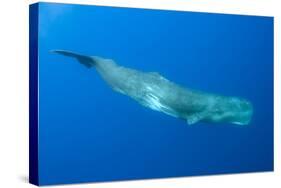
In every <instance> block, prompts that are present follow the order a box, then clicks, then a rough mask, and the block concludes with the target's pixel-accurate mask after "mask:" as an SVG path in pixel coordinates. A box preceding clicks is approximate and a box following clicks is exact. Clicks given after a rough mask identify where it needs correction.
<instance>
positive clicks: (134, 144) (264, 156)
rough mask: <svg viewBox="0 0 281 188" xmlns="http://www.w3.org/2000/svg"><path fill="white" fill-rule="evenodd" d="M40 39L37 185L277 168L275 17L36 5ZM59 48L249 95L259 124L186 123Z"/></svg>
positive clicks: (189, 84) (222, 92) (185, 82)
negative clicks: (145, 104)
mask: <svg viewBox="0 0 281 188" xmlns="http://www.w3.org/2000/svg"><path fill="white" fill-rule="evenodd" d="M38 39H39V181H40V184H58V183H76V182H88V181H113V180H129V179H145V178H160V177H176V176H191V175H208V174H223V173H239V172H256V171H272V170H273V18H271V17H258V16H238V15H226V14H208V13H194V12H176V11H161V10H144V9H130V8H112V7H97V6H82V5H66V4H53V3H40V4H39V36H38ZM53 49H64V50H72V51H76V52H79V53H83V54H87V55H96V56H101V57H107V58H112V59H114V60H115V61H116V62H117V63H118V64H120V65H122V66H125V67H131V68H134V69H137V70H141V71H149V72H159V73H160V74H161V75H163V76H165V77H166V78H168V79H169V80H171V81H173V82H175V83H178V84H181V85H182V86H185V87H188V88H193V89H198V90H201V91H206V92H211V93H217V94H220V95H226V96H237V97H242V98H246V99H248V100H249V101H251V103H252V104H253V107H254V114H253V118H252V121H251V123H250V124H249V125H248V126H243V127H241V126H237V125H233V124H211V123H197V124H195V125H193V126H188V125H187V124H186V122H185V121H183V120H180V119H177V118H174V117H171V116H167V115H165V114H163V113H160V112H156V111H153V110H151V109H148V108H145V107H143V106H141V105H139V104H138V103H136V102H135V101H133V100H132V99H130V98H128V97H127V96H125V95H121V94H119V93H116V92H114V91H113V90H112V89H111V88H110V87H108V85H107V84H106V83H105V82H104V81H103V80H102V78H101V77H100V76H99V75H98V74H97V72H96V71H95V70H94V69H87V68H85V67H84V66H82V65H81V64H79V63H77V61H75V60H74V59H70V58H67V57H64V56H59V55H57V54H54V53H50V50H53Z"/></svg>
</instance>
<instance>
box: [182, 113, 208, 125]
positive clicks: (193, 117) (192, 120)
mask: <svg viewBox="0 0 281 188" xmlns="http://www.w3.org/2000/svg"><path fill="white" fill-rule="evenodd" d="M203 117H204V114H203V113H195V114H192V115H189V116H187V118H186V122H187V124H188V125H193V124H195V123H197V122H199V121H200V120H202V119H203Z"/></svg>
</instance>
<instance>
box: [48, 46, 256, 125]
mask: <svg viewBox="0 0 281 188" xmlns="http://www.w3.org/2000/svg"><path fill="white" fill-rule="evenodd" d="M52 52H55V53H58V54H61V55H65V56H69V57H73V58H76V59H77V60H78V62H80V63H81V64H82V65H84V66H86V67H87V68H95V69H96V70H97V72H98V73H99V74H100V75H101V77H102V78H103V79H104V80H105V81H106V82H107V83H108V84H109V85H110V86H111V88H112V89H113V90H115V91H117V92H119V93H122V94H124V95H127V96H129V97H131V98H133V99H134V100H136V101H137V102H138V103H139V104H141V105H143V106H145V107H147V108H150V109H152V110H156V111H160V112H163V113H165V114H167V115H170V116H173V117H176V118H180V119H183V120H185V121H186V122H187V123H188V124H189V125H192V124H195V123H197V122H208V123H232V124H238V125H247V124H249V123H250V121H251V117H252V114H253V107H252V104H251V103H250V102H249V101H247V100H245V99H242V98H238V97H229V96H221V95H216V94H211V93H205V92H202V91H198V90H193V89H189V88H185V87H182V86H180V85H178V84H176V83H173V82H172V81H170V80H168V79H166V78H164V77H163V76H161V75H160V74H159V73H157V72H143V71H138V70H135V69H131V68H126V67H123V66H120V65H118V64H117V63H116V62H114V61H113V60H112V59H106V58H102V57H98V56H86V55H82V54H78V53H74V52H71V51H65V50H53V51H52Z"/></svg>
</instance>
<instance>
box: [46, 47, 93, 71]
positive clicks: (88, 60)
mask: <svg viewBox="0 0 281 188" xmlns="http://www.w3.org/2000/svg"><path fill="white" fill-rule="evenodd" d="M50 52H53V53H57V54H60V55H64V56H68V57H73V58H76V59H77V60H78V61H79V62H80V63H81V64H82V65H84V66H86V67H87V68H91V67H93V66H94V65H95V64H96V62H95V60H94V58H92V57H91V56H86V55H82V54H78V53H75V52H71V51H66V50H51V51H50Z"/></svg>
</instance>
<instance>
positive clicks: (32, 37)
mask: <svg viewBox="0 0 281 188" xmlns="http://www.w3.org/2000/svg"><path fill="white" fill-rule="evenodd" d="M38 10H39V4H38V3H36V4H32V5H30V6H29V182H30V183H31V184H34V185H39V174H38V171H39V170H38Z"/></svg>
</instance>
